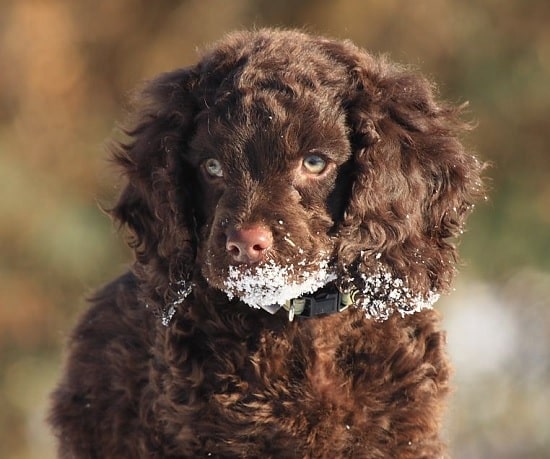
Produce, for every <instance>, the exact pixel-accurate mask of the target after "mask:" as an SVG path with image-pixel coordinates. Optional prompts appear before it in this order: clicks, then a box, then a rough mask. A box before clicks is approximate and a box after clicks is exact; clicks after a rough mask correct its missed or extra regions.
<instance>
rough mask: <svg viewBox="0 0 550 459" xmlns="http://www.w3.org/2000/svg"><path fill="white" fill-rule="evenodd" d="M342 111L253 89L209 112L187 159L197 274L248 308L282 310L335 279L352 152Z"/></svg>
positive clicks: (309, 95)
mask: <svg viewBox="0 0 550 459" xmlns="http://www.w3.org/2000/svg"><path fill="white" fill-rule="evenodd" d="M345 122H346V120H345V116H344V113H343V112H342V111H341V109H340V107H339V106H338V105H335V104H334V103H331V101H330V100H329V99H328V98H326V97H322V96H319V95H317V94H315V93H314V92H313V91H308V92H305V93H304V94H302V95H301V96H300V97H299V98H295V97H291V96H289V95H285V94H282V93H280V92H274V91H273V90H269V91H257V92H256V93H255V94H254V95H253V96H251V97H244V96H238V95H237V96H236V97H233V98H232V99H231V101H230V104H229V105H228V104H227V103H220V104H218V105H214V106H211V107H208V108H206V109H205V110H204V111H203V112H202V113H201V114H200V115H199V116H198V117H197V131H196V134H195V135H194V138H193V140H192V142H191V145H190V153H189V155H188V158H189V160H190V162H191V166H192V167H193V168H194V170H196V171H197V172H196V173H197V176H198V181H199V188H200V191H199V192H198V193H196V195H195V207H196V211H197V221H198V223H199V229H198V234H199V248H198V250H199V254H198V257H197V259H198V260H201V263H202V266H201V269H202V274H203V275H204V277H205V278H206V280H207V281H208V283H209V284H210V285H212V286H213V287H216V288H219V289H221V290H223V291H225V292H226V293H227V294H228V296H229V297H238V298H240V299H242V300H243V301H245V302H246V303H248V304H249V305H251V306H256V307H257V306H265V305H269V304H275V303H277V304H281V303H284V301H285V300H288V299H291V298H294V297H298V296H300V295H302V294H304V293H306V292H313V291H315V290H317V289H318V288H320V287H322V286H323V285H325V284H326V283H327V282H329V281H330V280H331V279H332V276H333V272H332V261H333V258H334V248H335V244H334V240H333V236H334V232H335V229H336V224H337V222H338V220H340V219H341V215H342V213H343V207H344V205H345V203H344V202H345V195H346V193H347V190H348V189H349V186H350V178H349V173H348V170H347V169H348V167H349V160H350V157H351V146H350V142H349V139H348V132H347V127H346V124H345Z"/></svg>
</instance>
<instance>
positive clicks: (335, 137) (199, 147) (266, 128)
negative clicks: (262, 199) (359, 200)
mask: <svg viewBox="0 0 550 459" xmlns="http://www.w3.org/2000/svg"><path fill="white" fill-rule="evenodd" d="M192 149H193V150H195V152H196V153H195V155H197V156H198V157H197V158H196V160H197V161H200V160H201V159H204V158H205V157H212V156H214V157H216V158H218V159H220V160H222V162H224V164H225V165H226V166H227V167H230V168H235V173H238V172H239V171H243V170H250V171H258V173H261V172H262V171H269V172H270V173H274V172H276V171H278V170H280V171H284V170H286V169H287V168H288V165H289V164H290V163H292V162H294V161H296V160H298V159H299V158H302V157H303V156H304V155H307V154H308V153H310V152H313V151H316V152H322V153H323V154H325V155H327V156H329V157H332V156H338V154H339V153H342V152H347V150H348V149H349V145H348V139H347V129H346V126H345V115H344V113H343V111H342V110H341V109H340V108H339V107H338V106H337V105H335V104H334V103H331V101H329V100H327V98H323V97H319V96H317V95H315V94H313V93H311V92H310V93H304V94H300V95H295V94H293V95H288V94H286V93H281V92H279V91H273V90H268V91H266V90H265V89H264V90H258V91H256V92H250V91H235V92H234V93H233V94H232V95H231V96H229V97H225V98H224V99H223V100H222V101H221V102H218V103H216V104H213V105H212V106H208V107H206V108H205V109H204V110H203V111H202V112H201V114H200V115H199V116H198V117H197V134H196V136H195V139H194V140H193V142H192ZM334 159H335V160H336V161H337V158H334Z"/></svg>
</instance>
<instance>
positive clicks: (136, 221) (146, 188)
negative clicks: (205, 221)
mask: <svg viewBox="0 0 550 459" xmlns="http://www.w3.org/2000/svg"><path fill="white" fill-rule="evenodd" d="M194 81H195V77H194V71H193V69H183V70H178V71H175V72H171V73H167V74H165V75H162V76H160V77H159V78H157V79H156V80H154V81H152V82H150V83H148V84H147V85H146V87H145V88H144V89H142V90H141V91H139V94H138V95H137V97H136V104H137V105H138V107H137V108H136V109H135V110H134V111H135V114H134V116H135V117H136V120H135V121H133V122H131V124H132V127H130V128H126V129H125V130H124V133H125V135H126V136H127V139H129V140H127V141H124V142H118V143H116V144H114V145H113V157H114V160H115V162H116V163H117V164H118V165H119V166H120V167H121V168H122V171H123V174H124V175H125V176H126V179H127V184H126V186H125V188H124V189H123V190H122V192H121V194H120V196H119V199H118V202H117V203H116V204H115V206H114V207H113V208H112V209H111V211H110V213H111V215H112V216H113V218H114V219H115V221H117V222H118V223H119V224H120V225H121V226H123V227H126V228H127V229H128V230H129V232H130V246H131V247H132V248H133V249H134V251H135V254H136V268H135V269H136V272H137V274H138V275H139V276H140V277H142V278H144V279H143V280H145V281H147V277H148V276H153V275H154V276H156V277H157V279H155V281H154V282H151V284H156V288H157V290H161V289H162V287H161V288H160V289H159V288H158V287H159V284H160V286H162V285H164V284H166V285H165V287H166V289H168V286H169V285H172V284H177V283H178V282H181V281H184V280H186V279H187V278H188V277H189V276H190V270H191V269H192V266H193V259H194V256H195V253H194V251H195V242H194V237H195V235H194V212H193V208H192V205H191V197H190V193H191V187H192V183H193V179H192V174H191V172H190V171H189V170H187V169H186V167H185V166H184V162H183V158H184V157H185V150H186V148H187V144H188V138H189V136H190V135H192V132H193V120H194V116H195V112H196V103H195V100H194V97H193V95H192V90H193V85H194ZM159 276H163V277H164V279H158V277H159ZM159 293H160V292H159ZM162 295H166V292H163V293H162ZM148 301H149V302H154V299H151V298H149V299H148ZM165 301H166V299H165V298H164V299H160V298H159V303H162V302H165Z"/></svg>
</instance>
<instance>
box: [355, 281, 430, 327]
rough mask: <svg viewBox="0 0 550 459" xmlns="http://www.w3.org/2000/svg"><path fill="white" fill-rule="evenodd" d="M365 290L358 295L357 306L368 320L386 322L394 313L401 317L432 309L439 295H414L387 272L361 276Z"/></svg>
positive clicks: (401, 282)
mask: <svg viewBox="0 0 550 459" xmlns="http://www.w3.org/2000/svg"><path fill="white" fill-rule="evenodd" d="M360 277H361V279H362V281H363V283H364V286H363V288H362V289H361V290H360V291H359V292H358V293H359V295H356V297H357V300H356V306H357V307H359V308H361V309H363V310H364V311H365V315H366V317H367V318H368V319H374V320H380V321H383V320H386V319H388V318H389V317H390V316H391V315H392V314H393V313H394V312H398V313H399V314H400V315H401V317H404V316H405V315H408V314H414V313H415V312H420V311H422V310H423V309H431V308H432V306H433V304H434V303H435V302H436V301H437V300H438V299H439V294H437V293H435V292H430V293H429V294H428V295H427V296H422V295H419V294H415V293H413V292H412V291H411V290H410V289H409V288H408V287H406V286H405V283H404V282H403V280H402V279H400V278H398V277H394V276H393V275H392V274H391V273H389V272H387V271H384V270H382V271H380V272H378V273H376V274H373V275H370V276H367V275H366V274H363V273H362V274H361V276H360Z"/></svg>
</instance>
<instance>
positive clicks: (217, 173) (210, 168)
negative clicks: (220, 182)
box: [204, 158, 223, 177]
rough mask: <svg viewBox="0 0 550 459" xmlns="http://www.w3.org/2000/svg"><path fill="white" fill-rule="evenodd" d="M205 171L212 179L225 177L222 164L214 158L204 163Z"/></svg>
mask: <svg viewBox="0 0 550 459" xmlns="http://www.w3.org/2000/svg"><path fill="white" fill-rule="evenodd" d="M204 170H205V171H206V173H207V174H208V175H210V176H211V177H223V167H222V163H221V162H220V161H218V160H217V159H214V158H209V159H207V160H206V161H205V162H204Z"/></svg>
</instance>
